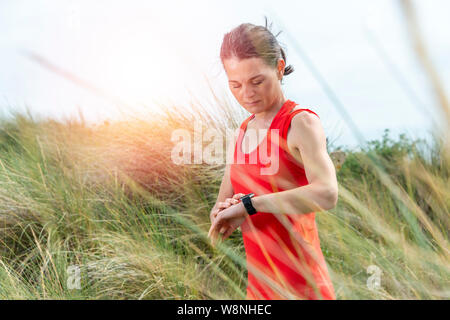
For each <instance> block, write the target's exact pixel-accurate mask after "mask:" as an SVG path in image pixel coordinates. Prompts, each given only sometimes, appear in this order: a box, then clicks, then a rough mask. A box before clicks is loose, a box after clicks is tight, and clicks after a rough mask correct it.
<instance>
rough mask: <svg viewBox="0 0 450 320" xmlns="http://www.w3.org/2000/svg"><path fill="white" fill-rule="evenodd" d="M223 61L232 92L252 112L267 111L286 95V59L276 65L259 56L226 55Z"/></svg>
mask: <svg viewBox="0 0 450 320" xmlns="http://www.w3.org/2000/svg"><path fill="white" fill-rule="evenodd" d="M223 65H224V69H225V72H226V74H227V77H228V85H229V87H230V90H231V92H232V93H233V95H234V97H235V98H236V100H237V101H238V102H239V104H240V105H241V106H243V107H244V108H245V109H246V110H247V111H248V112H250V113H259V112H263V111H267V110H269V109H270V108H271V107H272V106H273V105H274V104H275V103H277V101H279V99H280V96H282V90H281V83H280V80H281V78H282V76H283V70H284V66H285V62H284V60H283V59H279V60H278V67H277V68H276V69H275V68H273V67H270V66H268V65H266V64H265V63H264V61H263V60H262V59H261V58H258V57H254V58H248V59H242V60H239V59H238V58H236V57H232V58H228V59H225V60H224V61H223Z"/></svg>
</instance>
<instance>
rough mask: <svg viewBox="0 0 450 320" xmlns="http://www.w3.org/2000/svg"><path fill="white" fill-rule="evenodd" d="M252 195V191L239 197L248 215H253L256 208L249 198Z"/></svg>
mask: <svg viewBox="0 0 450 320" xmlns="http://www.w3.org/2000/svg"><path fill="white" fill-rule="evenodd" d="M254 195H255V194H254V193H249V194H246V195H245V196H242V197H241V198H240V199H241V201H242V203H243V204H244V207H245V209H246V210H247V213H248V214H249V215H253V214H255V213H256V209H255V207H253V204H252V200H251V198H252V197H253V196H254Z"/></svg>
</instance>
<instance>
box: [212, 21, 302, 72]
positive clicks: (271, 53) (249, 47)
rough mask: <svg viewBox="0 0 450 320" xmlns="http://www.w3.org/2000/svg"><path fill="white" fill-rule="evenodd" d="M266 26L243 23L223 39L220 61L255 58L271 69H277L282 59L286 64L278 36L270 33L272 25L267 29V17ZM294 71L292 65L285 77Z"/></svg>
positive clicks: (285, 70)
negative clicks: (233, 58)
mask: <svg viewBox="0 0 450 320" xmlns="http://www.w3.org/2000/svg"><path fill="white" fill-rule="evenodd" d="M264 18H265V26H264V27H263V26H256V25H254V24H251V23H242V24H240V25H239V26H237V27H236V28H234V29H233V30H231V31H230V32H228V33H226V34H225V35H224V37H223V41H222V47H221V48H220V60H221V61H222V64H223V61H224V60H225V59H228V58H231V57H233V56H234V57H236V58H238V59H240V60H241V59H247V58H253V57H259V58H262V59H263V61H264V62H265V63H266V64H267V65H268V66H271V67H274V68H276V67H277V63H278V59H280V58H282V59H283V60H284V62H286V54H285V52H284V50H283V48H282V47H281V46H280V44H279V43H278V41H277V39H276V37H277V36H278V35H279V34H280V33H281V31H280V32H278V34H277V35H276V36H274V35H273V34H272V32H271V31H270V29H271V27H272V24H270V26H269V28H267V17H264ZM293 71H294V67H293V66H292V65H287V66H286V67H285V68H284V75H288V74H290V73H292V72H293Z"/></svg>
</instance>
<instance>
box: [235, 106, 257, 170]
mask: <svg viewBox="0 0 450 320" xmlns="http://www.w3.org/2000/svg"><path fill="white" fill-rule="evenodd" d="M254 116H255V115H254V114H252V115H251V116H249V117H248V118H247V119H245V120H244V121H243V122H242V124H241V126H240V127H239V134H238V137H237V139H236V143H235V144H234V157H233V158H234V163H236V161H237V156H238V154H237V153H238V152H241V148H238V146H240V145H241V144H242V139H243V137H244V132H245V130H246V128H247V124H248V122H249V121H250V120H251V119H252V118H253V117H254Z"/></svg>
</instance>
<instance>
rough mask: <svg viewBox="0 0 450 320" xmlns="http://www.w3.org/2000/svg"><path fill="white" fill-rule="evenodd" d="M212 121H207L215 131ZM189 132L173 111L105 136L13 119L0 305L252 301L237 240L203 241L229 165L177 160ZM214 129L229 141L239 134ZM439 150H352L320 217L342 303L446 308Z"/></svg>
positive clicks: (6, 138) (1, 220) (396, 146)
mask: <svg viewBox="0 0 450 320" xmlns="http://www.w3.org/2000/svg"><path fill="white" fill-rule="evenodd" d="M222 108H228V110H227V111H226V112H229V113H230V114H232V113H233V112H232V110H231V109H232V107H231V106H229V105H223V106H222ZM170 110H172V111H170ZM202 110H204V108H203V107H199V108H198V114H197V116H199V117H200V118H202V117H203V120H208V119H204V117H205V112H204V111H202ZM206 117H207V116H206ZM240 120H241V119H235V120H233V121H231V125H233V123H239V121H240ZM186 121H192V119H191V120H189V119H187V118H186V116H180V115H179V114H177V113H176V112H173V109H168V110H167V113H166V116H165V117H161V118H158V119H155V118H153V119H151V120H146V121H127V122H112V123H110V124H104V125H101V126H97V127H90V126H88V125H86V124H83V123H82V122H80V121H67V122H65V123H62V122H55V121H51V120H39V121H38V120H34V119H32V118H30V117H26V116H23V115H16V116H15V117H14V118H13V119H12V120H4V121H3V123H2V124H1V129H0V150H1V151H0V172H1V174H0V239H1V240H0V241H1V244H0V298H4V299H16V298H26V299H29V298H30V299H42V298H44V299H54V298H58V299H59V298H61V299H241V298H244V297H245V287H246V266H245V252H244V248H243V244H242V235H241V233H240V229H238V230H237V231H235V233H234V234H233V235H232V236H231V237H230V238H229V239H228V240H227V241H226V242H224V243H223V244H222V245H221V246H219V247H217V248H212V247H211V246H210V245H209V241H208V239H207V238H206V234H207V231H208V229H209V226H210V222H209V211H210V209H211V208H212V206H213V205H214V202H215V200H216V196H217V193H218V188H219V185H220V181H221V178H222V175H223V169H224V168H223V165H206V164H197V165H194V164H185V165H175V164H174V163H173V162H172V161H171V158H170V151H171V149H172V148H173V142H171V140H170V136H171V133H172V132H173V130H175V129H177V128H180V127H183V128H187V129H189V127H186V123H187V122H186ZM211 121H212V120H211V119H209V122H207V121H204V122H203V123H209V124H211V123H214V122H211ZM215 124H216V127H217V128H218V129H219V128H220V130H222V132H224V131H225V129H226V127H227V126H228V125H229V123H228V124H227V123H215ZM190 129H192V128H190ZM433 141H434V142H433V144H431V145H430V144H429V143H428V144H427V143H426V142H425V141H420V140H418V141H412V140H411V139H409V138H408V137H406V136H405V135H402V136H400V138H399V139H398V140H393V139H392V138H391V137H389V132H388V131H386V133H385V135H384V136H383V138H382V140H381V141H371V142H369V143H367V145H366V146H364V147H363V148H362V149H361V150H358V151H356V150H345V152H346V154H347V159H346V161H345V163H344V165H343V166H342V168H341V169H340V170H339V171H338V181H339V194H340V198H339V202H338V205H337V207H335V208H334V209H332V210H330V211H322V212H319V213H317V215H316V217H317V218H316V219H317V223H318V228H319V235H320V240H321V246H322V250H323V252H324V255H325V257H326V261H327V264H328V268H329V270H330V274H331V278H332V281H333V284H334V286H335V290H336V294H337V298H338V299H415V298H418V299H442V298H448V297H449V296H450V293H449V288H450V287H449V284H450V283H449V280H450V270H449V265H450V264H449V251H448V248H449V247H448V230H449V226H450V222H449V215H448V213H449V208H450V190H449V188H448V186H449V185H450V184H449V171H450V164H449V158H448V157H445V156H444V154H443V152H442V150H443V147H442V146H443V144H442V141H440V140H439V138H438V137H437V136H435V137H434V140H433ZM329 151H330V152H332V151H333V150H329ZM374 156H376V157H377V159H379V160H380V164H381V165H382V167H383V171H380V170H378V169H377V168H376V167H374V165H373V161H372V158H373V157H374ZM386 175H387V176H388V177H389V178H386ZM370 265H375V266H377V267H378V268H379V269H380V270H381V271H382V275H381V286H380V288H379V289H378V290H371V289H369V287H368V286H367V281H368V278H369V276H370V274H368V273H367V271H368V269H367V268H368V267H369V266H370ZM70 266H78V267H79V268H80V274H81V281H80V284H81V288H80V289H70V288H69V287H68V280H70V279H69V277H70V273H68V268H69V267H70Z"/></svg>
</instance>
